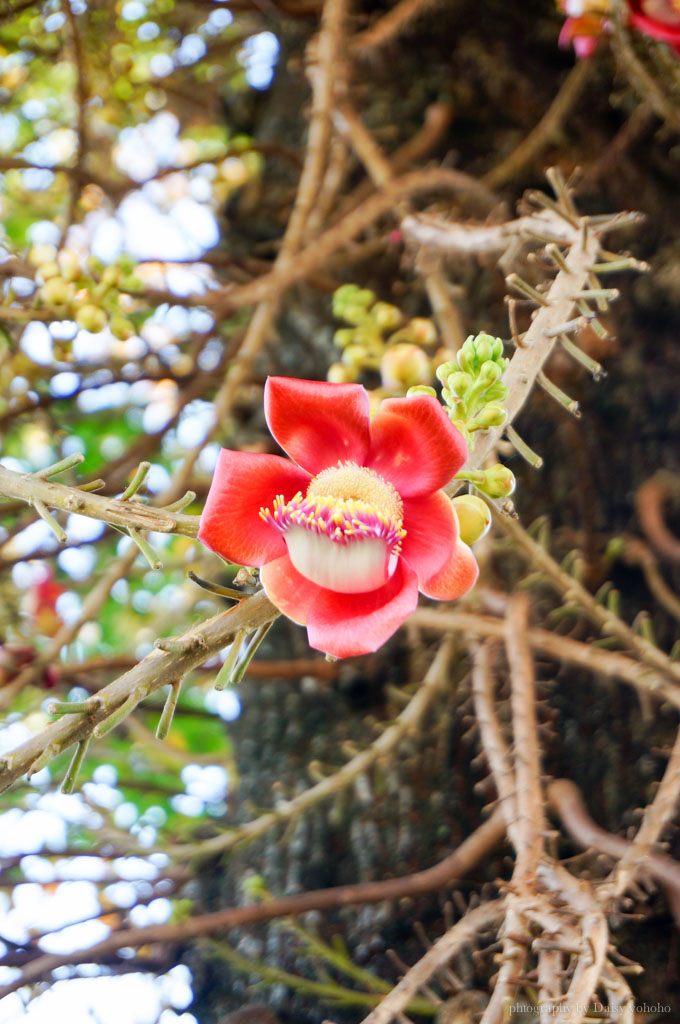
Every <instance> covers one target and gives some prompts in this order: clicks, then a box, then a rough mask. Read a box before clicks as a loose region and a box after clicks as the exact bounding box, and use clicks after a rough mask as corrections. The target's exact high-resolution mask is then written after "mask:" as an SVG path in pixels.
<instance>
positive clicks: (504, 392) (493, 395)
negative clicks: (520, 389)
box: [484, 380, 508, 402]
mask: <svg viewBox="0 0 680 1024" xmlns="http://www.w3.org/2000/svg"><path fill="white" fill-rule="evenodd" d="M507 397H508V387H507V384H504V383H503V381H502V380H497V381H496V383H495V384H492V385H491V387H490V388H487V389H486V391H485V392H484V399H485V401H488V402H504V401H505V399H506V398H507Z"/></svg>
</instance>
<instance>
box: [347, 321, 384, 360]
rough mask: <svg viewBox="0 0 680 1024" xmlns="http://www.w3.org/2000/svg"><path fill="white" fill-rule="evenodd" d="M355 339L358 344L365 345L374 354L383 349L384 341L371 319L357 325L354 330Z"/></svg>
mask: <svg viewBox="0 0 680 1024" xmlns="http://www.w3.org/2000/svg"><path fill="white" fill-rule="evenodd" d="M354 340H355V341H356V343H357V345H365V346H366V348H367V349H369V350H370V351H371V352H372V353H373V354H374V355H378V354H380V353H382V351H383V341H382V338H381V337H380V334H379V332H378V331H377V330H376V329H375V325H374V324H373V323H371V322H370V321H369V322H368V323H364V324H362V325H361V326H360V327H357V328H356V330H355V331H354Z"/></svg>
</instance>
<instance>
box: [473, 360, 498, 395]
mask: <svg viewBox="0 0 680 1024" xmlns="http://www.w3.org/2000/svg"><path fill="white" fill-rule="evenodd" d="M502 373H503V371H502V370H501V368H500V366H499V365H498V363H494V362H492V361H491V360H490V359H487V360H486V361H485V362H484V363H482V365H481V368H480V370H479V375H478V378H477V379H478V380H479V383H480V384H481V385H482V386H483V387H484V388H490V387H491V385H492V384H495V383H496V381H497V380H499V379H500V377H501V375H502Z"/></svg>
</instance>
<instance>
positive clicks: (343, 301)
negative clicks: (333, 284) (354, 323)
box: [333, 284, 356, 319]
mask: <svg viewBox="0 0 680 1024" xmlns="http://www.w3.org/2000/svg"><path fill="white" fill-rule="evenodd" d="M355 291H356V285H354V284H343V285H340V287H339V288H336V289H335V291H334V292H333V316H336V317H338V319H342V317H343V313H344V309H345V306H346V305H347V303H348V302H351V301H352V299H353V296H354V292H355Z"/></svg>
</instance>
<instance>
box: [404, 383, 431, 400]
mask: <svg viewBox="0 0 680 1024" xmlns="http://www.w3.org/2000/svg"><path fill="white" fill-rule="evenodd" d="M414 395H430V396H431V397H432V398H436V397H437V392H436V391H435V389H434V388H431V387H430V386H429V384H416V385H415V386H414V387H412V388H409V389H408V391H407V392H406V397H407V398H413V396H414Z"/></svg>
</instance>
